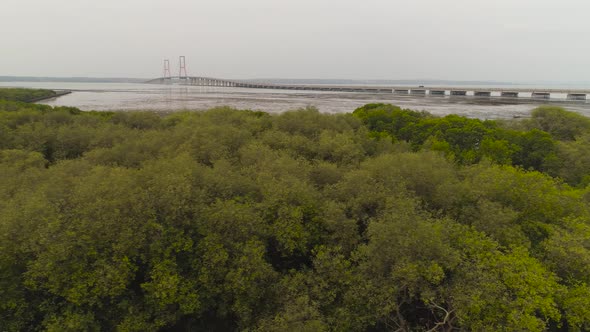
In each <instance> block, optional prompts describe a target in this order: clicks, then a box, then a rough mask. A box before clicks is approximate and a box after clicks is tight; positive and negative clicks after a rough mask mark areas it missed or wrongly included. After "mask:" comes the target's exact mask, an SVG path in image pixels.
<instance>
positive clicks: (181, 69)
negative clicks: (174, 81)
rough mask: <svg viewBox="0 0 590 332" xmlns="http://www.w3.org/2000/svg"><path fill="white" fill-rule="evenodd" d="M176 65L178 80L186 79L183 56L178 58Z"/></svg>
mask: <svg viewBox="0 0 590 332" xmlns="http://www.w3.org/2000/svg"><path fill="white" fill-rule="evenodd" d="M178 64H179V69H178V78H180V79H181V80H185V79H187V78H188V74H187V73H186V59H185V57H184V55H181V56H180V57H179V58H178Z"/></svg>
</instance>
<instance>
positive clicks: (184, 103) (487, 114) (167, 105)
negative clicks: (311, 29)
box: [0, 82, 590, 119]
mask: <svg viewBox="0 0 590 332" xmlns="http://www.w3.org/2000/svg"><path fill="white" fill-rule="evenodd" d="M0 86H11V87H31V88H46V89H65V90H72V91H73V92H72V93H71V94H69V95H66V96H62V97H59V98H55V99H51V100H46V101H44V102H42V103H44V104H47V105H52V106H74V107H78V108H80V109H82V110H97V111H106V110H115V111H130V110H149V111H159V112H172V111H178V110H205V109H209V108H212V107H216V106H231V107H235V108H239V109H252V110H261V111H265V112H270V113H276V112H284V111H288V110H293V109H298V108H302V107H308V106H313V107H316V108H318V109H319V110H320V111H321V112H326V113H347V112H352V111H354V109H355V108H357V107H359V106H362V105H365V104H367V103H374V102H380V103H391V104H395V105H398V106H401V107H403V108H410V109H413V110H426V111H428V112H430V113H433V114H436V115H446V114H460V115H464V116H468V117H475V118H481V119H498V118H514V117H527V116H529V114H530V111H531V110H532V109H534V108H535V107H537V106H539V105H543V104H552V105H559V106H562V107H565V108H566V109H569V110H572V111H575V112H578V113H581V114H584V115H586V116H590V101H566V100H565V95H564V96H559V95H557V97H558V98H561V99H556V100H552V101H539V100H531V99H529V98H526V96H527V95H526V94H524V96H525V98H520V99H518V100H515V99H504V98H499V97H492V98H488V99H482V98H474V97H469V96H467V97H460V96H457V97H450V96H407V95H406V96H404V95H394V94H390V93H379V94H373V93H350V92H322V91H292V90H263V89H245V88H221V87H197V86H182V85H151V84H130V83H129V84H128V83H61V82H55V83H53V82H0ZM589 97H590V96H589Z"/></svg>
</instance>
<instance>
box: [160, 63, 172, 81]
mask: <svg viewBox="0 0 590 332" xmlns="http://www.w3.org/2000/svg"><path fill="white" fill-rule="evenodd" d="M162 77H163V78H164V79H172V74H171V73H170V60H168V59H166V60H164V75H163V76H162Z"/></svg>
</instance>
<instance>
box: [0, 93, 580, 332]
mask: <svg viewBox="0 0 590 332" xmlns="http://www.w3.org/2000/svg"><path fill="white" fill-rule="evenodd" d="M588 123H589V122H588V119H587V118H584V117H581V116H578V115H575V114H573V113H570V112H567V111H564V110H562V109H558V108H547V107H544V108H539V109H537V110H535V111H534V112H533V113H532V118H531V119H527V120H522V121H518V122H513V121H510V122H496V121H481V120H477V119H468V118H464V117H460V116H456V115H449V116H446V117H442V118H438V117H434V116H432V115H430V114H428V113H424V112H413V111H410V110H403V109H400V108H398V107H395V106H391V105H383V104H373V105H366V106H364V107H361V108H359V109H357V110H356V111H355V112H354V113H353V114H341V115H329V114H321V113H319V112H318V111H317V110H315V109H311V108H310V109H303V110H298V111H292V112H286V113H283V114H279V115H272V116H271V115H269V114H266V113H262V112H253V111H239V110H234V109H229V108H216V109H212V110H209V111H205V112H180V113H175V114H172V115H169V116H165V117H160V116H158V115H155V114H153V113H140V112H133V113H126V112H121V113H100V112H80V111H79V110H77V109H73V108H63V107H62V108H51V107H48V106H41V105H33V104H22V103H17V102H9V101H0V184H1V185H0V275H1V278H0V298H2V301H0V330H2V331H25V330H26V331H31V330H33V331H34V330H48V331H101V330H106V331H108V330H120V331H156V330H161V331H228V330H230V331H231V330H247V331H381V330H384V331H390V330H391V331H400V330H401V331H405V330H423V331H426V330H431V331H450V330H452V329H464V330H476V331H498V330H506V331H522V330H531V331H543V330H554V331H558V330H571V331H582V330H587V329H589V328H590V284H589V283H590V209H589V208H590V193H589V187H588V184H589V183H590V151H589V149H590V145H589V144H588V143H589V141H590V133H589V131H588V128H589V127H588V126H589V125H588Z"/></svg>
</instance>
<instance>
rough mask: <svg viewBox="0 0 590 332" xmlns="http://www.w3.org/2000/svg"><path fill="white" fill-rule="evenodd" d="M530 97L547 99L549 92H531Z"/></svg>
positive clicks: (549, 96)
mask: <svg viewBox="0 0 590 332" xmlns="http://www.w3.org/2000/svg"><path fill="white" fill-rule="evenodd" d="M531 98H534V99H549V98H551V93H549V92H533V93H531Z"/></svg>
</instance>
